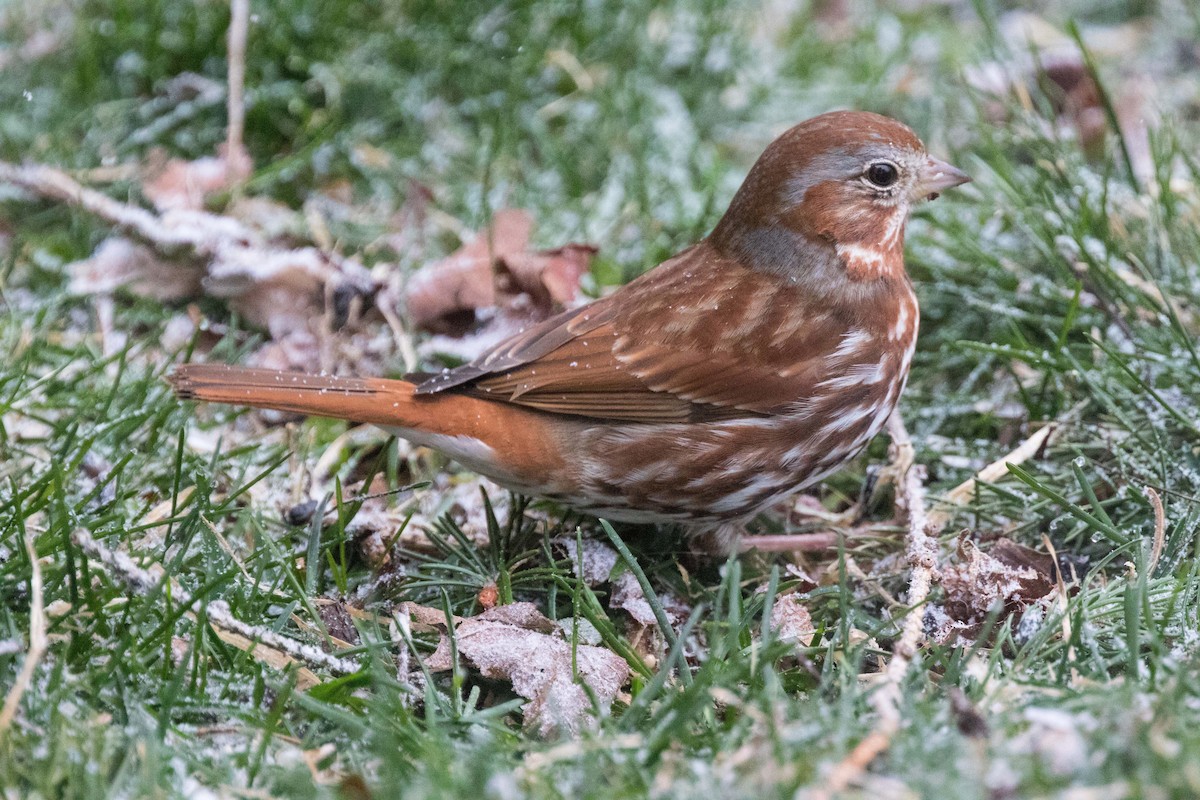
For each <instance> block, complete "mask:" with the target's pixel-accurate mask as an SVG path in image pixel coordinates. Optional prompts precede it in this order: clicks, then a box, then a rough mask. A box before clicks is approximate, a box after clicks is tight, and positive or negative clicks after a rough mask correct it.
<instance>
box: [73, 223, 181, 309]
mask: <svg viewBox="0 0 1200 800" xmlns="http://www.w3.org/2000/svg"><path fill="white" fill-rule="evenodd" d="M67 270H68V272H69V273H70V275H71V282H70V284H69V290H70V291H71V292H72V293H73V294H78V295H97V294H111V293H112V292H115V291H117V290H118V289H128V290H129V291H131V292H133V293H134V294H137V295H141V296H143V297H149V298H151V299H152V300H161V301H163V302H170V301H174V300H182V299H183V298H185V297H194V296H196V295H197V294H199V293H200V281H201V279H202V278H203V277H204V269H203V267H201V266H200V265H198V264H194V263H188V262H180V261H171V260H168V259H165V258H163V257H162V256H160V255H159V254H158V253H156V252H155V251H154V250H152V249H151V248H149V247H147V246H146V245H142V244H137V243H135V242H132V241H130V240H129V239H126V238H125V237H123V236H110V237H109V238H107V239H105V240H104V241H103V242H101V243H100V246H99V247H97V248H96V251H95V252H94V253H92V254H91V255H90V256H88V257H87V258H85V259H83V260H81V261H76V262H73V263H72V264H69V265H68V266H67Z"/></svg>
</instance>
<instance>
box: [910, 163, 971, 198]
mask: <svg viewBox="0 0 1200 800" xmlns="http://www.w3.org/2000/svg"><path fill="white" fill-rule="evenodd" d="M970 180H971V176H970V175H968V174H967V173H965V172H963V171H962V170H961V169H959V168H958V167H952V166H950V165H949V164H947V163H946V162H945V161H942V160H941V159H940V158H934V157H933V156H930V157H929V160H928V161H926V162H925V166H923V167H921V172H920V174H919V176H918V177H917V196H918V197H925V198H928V199H929V200H933V199H935V198H936V197H937V196H938V194H940V193H941V192H944V191H945V190H946V189H953V188H954V187H955V186H961V185H962V184H964V183H969V182H970Z"/></svg>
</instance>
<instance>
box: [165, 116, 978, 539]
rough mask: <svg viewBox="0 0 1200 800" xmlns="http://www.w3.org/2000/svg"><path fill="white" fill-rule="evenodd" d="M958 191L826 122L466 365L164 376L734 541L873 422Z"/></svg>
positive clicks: (891, 128)
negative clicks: (608, 289) (612, 287)
mask: <svg viewBox="0 0 1200 800" xmlns="http://www.w3.org/2000/svg"><path fill="white" fill-rule="evenodd" d="M970 180H971V179H970V177H969V176H967V174H966V173H964V172H963V171H961V170H959V169H957V168H956V167H953V166H951V165H950V164H948V163H946V162H945V161H943V160H940V159H938V158H935V157H933V156H931V155H929V154H928V153H927V152H926V149H925V146H924V144H922V142H921V140H920V139H919V138H918V137H917V135H916V134H915V133H914V132H913V131H912V129H910V128H909V127H908V126H907V125H905V124H903V123H901V122H899V121H897V120H895V119H891V118H889V117H885V116H881V115H878V114H873V113H869V112H863V111H834V112H829V113H825V114H822V115H820V116H817V117H813V118H812V119H809V120H807V121H804V122H801V123H800V124H798V125H796V126H794V127H792V128H790V129H789V130H787V131H785V132H784V133H783V134H781V135H780V136H779V137H778V138H776V139H775V140H774V141H773V142H771V143H770V145H769V146H768V147H767V148H766V150H765V151H764V152H763V153H762V155H761V156H760V157H759V158H758V160H757V161H756V162H755V163H754V165H753V166H752V167H751V169H750V171H749V173H748V174H747V176H746V178H745V180H744V182H743V183H742V185H741V187H740V188H739V189H738V191H737V192H736V193H735V194H734V197H733V199H732V201H731V202H730V205H729V208H728V210H727V211H726V212H725V214H724V215H723V216H722V217H721V218H720V220H719V221H718V223H717V225H716V226H715V227H714V228H713V229H712V231H711V233H710V234H709V235H708V236H707V237H705V238H703V239H702V240H701V241H699V242H698V243H697V244H694V245H692V246H690V247H688V248H686V249H684V250H682V251H681V252H679V253H677V254H676V255H674V256H672V257H671V258H669V259H667V260H666V261H664V262H663V263H661V264H659V265H658V266H656V267H654V268H653V269H650V270H648V271H647V272H645V273H643V274H642V275H640V276H639V277H637V278H635V279H634V280H632V281H630V282H629V283H627V284H625V285H624V286H622V287H620V288H619V289H617V290H616V291H614V292H612V293H611V294H609V295H607V296H603V297H601V298H599V299H596V300H594V301H592V302H591V303H589V304H587V305H582V306H580V307H577V308H571V309H569V310H566V311H563V312H562V313H559V314H557V315H556V316H553V317H550V318H548V319H546V320H545V321H543V322H541V323H538V324H534V325H532V326H531V327H529V328H528V329H526V330H523V331H521V332H519V333H517V334H515V335H513V336H512V337H511V338H508V339H507V340H504V341H502V342H500V343H499V344H497V345H495V346H494V347H492V348H491V349H489V350H488V351H486V352H484V353H483V354H481V355H480V356H479V357H478V358H476V359H474V360H473V361H470V362H468V363H465V364H463V365H462V366H459V367H456V368H450V369H445V370H442V371H441V372H436V373H432V374H430V373H414V374H412V375H408V376H406V379H404V380H396V379H382V378H366V377H336V376H327V375H311V374H302V373H297V372H285V371H276V370H264V369H255V368H246V367H237V366H226V365H221V364H204V363H191V364H182V365H179V366H177V367H176V368H175V370H174V372H173V373H172V374H171V375H170V376H169V378H168V380H169V381H170V382H171V383H172V384H173V387H174V389H175V391H176V393H177V394H178V396H179V397H180V398H183V399H194V400H199V401H207V402H218V403H231V404H238V405H243V406H252V407H258V408H269V409H276V410H280V411H287V412H296V413H301V414H309V415H316V416H323V417H334V418H339V419H344V420H351V421H354V422H358V423H371V424H374V425H377V426H379V427H381V428H383V429H384V430H386V431H389V432H391V433H394V434H395V435H397V436H400V437H403V438H405V439H407V440H409V441H410V442H412V443H414V444H417V445H422V446H427V447H430V448H433V449H435V450H439V451H441V452H442V453H444V454H445V455H447V456H449V457H450V458H452V459H454V460H455V461H457V462H459V463H460V464H461V465H463V466H464V467H466V468H468V469H470V470H473V471H475V472H477V473H479V474H481V475H484V476H486V477H488V478H490V479H492V480H493V481H495V482H496V483H498V484H500V485H501V486H504V487H506V488H508V489H510V490H512V491H514V492H517V493H520V494H523V495H531V496H536V497H543V498H548V499H550V500H552V501H557V502H559V503H562V504H565V505H567V506H569V507H572V508H574V509H576V510H577V511H580V512H583V513H585V514H589V515H594V516H596V517H600V518H603V519H607V520H611V521H620V522H632V523H655V524H665V523H680V524H683V525H684V526H686V527H687V529H688V530H690V531H692V532H694V533H697V534H702V535H704V536H705V537H710V538H711V537H715V540H716V541H718V542H724V543H725V544H726V546H728V545H729V544H730V543H732V542H735V541H736V540H737V539H738V538H739V537H740V536H741V533H742V531H743V530H744V528H745V524H746V523H747V522H748V521H749V520H751V519H752V518H753V517H754V516H755V515H757V514H758V513H760V512H761V511H763V510H764V509H766V508H768V507H770V506H772V505H774V504H776V503H778V502H779V501H780V500H782V499H783V498H784V497H786V496H787V495H789V494H791V493H793V492H796V491H798V490H802V489H804V488H806V487H810V486H812V485H814V484H816V483H818V482H819V481H821V480H822V479H824V478H825V477H827V476H828V475H830V474H831V473H833V472H835V471H836V470H838V469H839V468H840V467H842V466H843V465H845V464H846V463H847V462H848V461H850V460H852V459H853V458H855V457H856V456H857V455H858V454H859V453H861V452H862V451H863V450H864V448H866V446H867V445H868V443H869V442H870V441H871V440H872V439H873V438H874V437H875V435H876V434H878V433H879V432H880V430H881V429H882V428H883V427H884V425H885V424H886V422H887V420H888V417H889V416H890V415H891V414H892V413H893V411H894V410H895V408H896V405H897V402H898V400H899V398H900V395H901V392H903V390H904V387H905V384H906V382H907V379H908V373H909V367H910V365H911V363H912V357H913V351H914V347H915V344H916V340H917V327H918V322H919V309H918V306H917V298H916V295H915V293H914V290H913V285H912V282H911V280H910V278H909V276H908V274H907V272H906V270H905V266H904V252H903V245H904V232H905V225H906V223H907V221H908V218H909V215H910V212H911V211H912V209H913V208H914V207H915V206H916V205H917V204H918V203H920V202H922V201H924V200H932V199H934V198H936V197H937V196H938V195H939V193H941V192H943V191H945V190H947V189H950V188H952V187H955V186H958V185H960V184H964V183H967V182H968V181H970ZM718 546H720V545H718Z"/></svg>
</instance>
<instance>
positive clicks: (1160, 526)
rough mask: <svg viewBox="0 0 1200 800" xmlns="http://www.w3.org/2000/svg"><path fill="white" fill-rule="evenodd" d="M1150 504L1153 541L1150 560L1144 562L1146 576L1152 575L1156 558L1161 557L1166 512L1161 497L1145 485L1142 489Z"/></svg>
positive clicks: (1164, 539) (1165, 533)
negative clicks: (1152, 516) (1152, 513)
mask: <svg viewBox="0 0 1200 800" xmlns="http://www.w3.org/2000/svg"><path fill="white" fill-rule="evenodd" d="M1142 491H1144V492H1145V493H1146V498H1147V499H1148V500H1149V501H1150V505H1151V506H1152V507H1153V508H1154V542H1153V544H1151V546H1150V561H1149V562H1147V564H1146V577H1150V576H1152V575H1154V568H1155V567H1157V566H1158V559H1160V558H1161V557H1162V551H1163V546H1164V545H1165V544H1166V543H1167V512H1166V511H1165V510H1164V509H1163V502H1162V498H1161V497H1159V496H1158V492H1156V491H1154V490H1153V489H1151V488H1150V487H1149V486H1147V487H1146V488H1145V489H1143V490H1142Z"/></svg>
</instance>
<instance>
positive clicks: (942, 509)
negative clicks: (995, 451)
mask: <svg viewBox="0 0 1200 800" xmlns="http://www.w3.org/2000/svg"><path fill="white" fill-rule="evenodd" d="M1057 427H1058V426H1057V425H1055V424H1054V423H1051V424H1049V425H1047V426H1046V427H1044V428H1041V429H1039V430H1038V431H1037V432H1036V433H1034V434H1033V435H1032V436H1030V437H1029V438H1028V439H1026V440H1025V441H1023V442H1021V444H1019V445H1018V446H1017V447H1016V449H1015V450H1013V451H1012V452H1011V453H1008V454H1007V455H1005V456H1002V457H1001V458H998V459H996V460H995V461H993V462H992V463H991V464H988V465H987V466H986V467H984V468H983V469H981V470H979V472H977V473H975V477H973V478H968V479H967V480H965V481H963V482H962V483H960V484H959V485H958V486H955V487H954V488H953V489H951V490H950V491H948V492H946V494H945V495H943V496H942V497H940V498H939V499H938V500H937V503H936V504H935V505H934V509H933V511H931V512H930V513H929V524H930V526H932V528H933V532H934V533H938V532H939V531H941V530H942V528H944V527H946V523H948V522H949V521H950V518H951V516H953V514H954V511H955V509H957V508H959V507H960V506H965V505H966V504H967V503H969V502H971V500H973V499H974V497H975V491H976V488H977V487H978V486H979V484H980V483H995V482H996V481H998V480H1000V479H1001V478H1003V477H1005V476H1006V475H1008V465H1009V464H1023V463H1025V462H1026V461H1028V460H1029V459H1031V458H1033V457H1034V456H1036V455H1037V454H1038V453H1039V452H1040V451H1041V449H1042V447H1043V445H1045V444H1046V440H1047V439H1049V438H1050V435H1051V434H1053V433H1054V431H1055V429H1056V428H1057Z"/></svg>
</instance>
